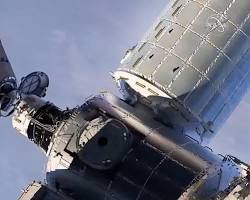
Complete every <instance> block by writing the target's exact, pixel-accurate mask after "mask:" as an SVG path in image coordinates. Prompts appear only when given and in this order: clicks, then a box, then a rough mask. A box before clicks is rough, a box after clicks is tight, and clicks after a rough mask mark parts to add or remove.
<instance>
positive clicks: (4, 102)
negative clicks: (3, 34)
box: [0, 40, 17, 116]
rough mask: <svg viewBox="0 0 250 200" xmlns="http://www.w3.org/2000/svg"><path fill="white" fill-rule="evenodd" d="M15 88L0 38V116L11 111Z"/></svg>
mask: <svg viewBox="0 0 250 200" xmlns="http://www.w3.org/2000/svg"><path fill="white" fill-rule="evenodd" d="M16 88H17V83H16V77H15V74H14V72H13V70H12V67H11V64H10V62H9V60H8V57H7V55H6V53H5V51H4V48H3V46H2V43H1V40H0V116H3V115H9V113H10V112H12V110H13V108H12V103H13V101H14V100H15V98H16V93H15V92H14V91H15V90H16Z"/></svg>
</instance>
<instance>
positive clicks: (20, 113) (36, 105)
mask: <svg viewBox="0 0 250 200" xmlns="http://www.w3.org/2000/svg"><path fill="white" fill-rule="evenodd" d="M46 103H47V102H46V101H44V100H43V99H41V98H39V97H37V96H35V95H28V96H24V97H23V99H22V100H21V101H20V102H19V104H18V106H17V107H16V109H15V112H14V114H13V117H12V126H13V128H15V129H16V130H17V131H18V132H19V133H21V134H22V135H24V136H25V137H28V128H29V126H30V124H31V121H32V119H33V117H34V115H35V114H36V113H37V111H38V110H39V109H40V108H41V107H43V106H44V105H46Z"/></svg>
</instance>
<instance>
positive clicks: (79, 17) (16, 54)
mask: <svg viewBox="0 0 250 200" xmlns="http://www.w3.org/2000/svg"><path fill="white" fill-rule="evenodd" d="M166 3H167V0H154V1H152V0H136V1H132V0H131V1H119V0H73V1H69V0H43V1H34V0H22V1H16V0H0V38H1V39H2V42H3V44H4V46H5V49H6V51H7V54H8V56H9V59H10V61H11V63H12V65H13V68H14V70H15V72H16V75H17V77H18V78H19V80H20V78H21V77H22V76H24V75H26V74H28V73H30V72H32V71H38V70H41V71H44V72H46V73H47V74H48V75H49V77H50V87H49V90H48V96H47V97H46V98H47V99H48V100H50V101H52V102H54V103H55V104H57V105H58V106H60V107H62V108H65V107H66V106H69V107H73V106H75V105H77V104H82V103H83V102H84V99H85V98H87V97H88V96H90V95H92V94H96V93H98V92H99V91H102V90H109V91H112V92H113V93H117V89H116V88H115V84H114V82H113V81H112V79H111V77H110V76H109V73H108V72H110V71H112V70H115V68H116V67H118V65H119V61H120V59H121V58H122V57H123V55H124V53H125V52H126V50H127V49H128V48H130V47H132V46H133V45H134V44H136V42H137V41H138V40H139V39H140V37H141V36H142V35H143V34H144V33H145V31H147V29H148V28H149V27H150V25H151V24H152V23H153V21H154V19H155V18H156V17H157V16H158V15H159V13H160V11H161V10H162V9H163V8H164V7H165V5H166ZM249 104H250V95H247V96H246V97H245V98H244V100H243V101H242V103H241V105H240V106H239V107H238V109H237V110H236V111H235V112H234V114H233V115H232V117H231V118H230V119H229V120H228V122H227V124H226V125H225V126H224V128H223V129H222V131H221V132H220V133H219V134H218V137H217V138H216V139H215V140H214V142H213V146H214V147H215V150H216V151H217V152H222V153H225V152H228V153H230V154H233V155H236V156H238V157H240V158H242V159H243V160H245V161H248V162H250V158H249V156H248V153H249V150H250V137H249V136H250V105H249ZM0 127H1V128H0V134H1V137H2V139H1V140H0V148H1V151H0V156H1V159H0V177H1V178H0V195H1V199H6V200H12V199H13V200H15V199H17V197H18V195H19V194H20V193H21V189H22V188H25V187H26V185H27V184H29V183H30V182H32V181H33V180H35V179H36V180H43V179H44V177H45V169H46V158H45V156H44V155H43V154H42V152H40V150H39V149H37V147H35V146H34V145H33V144H32V143H30V142H29V141H27V140H26V139H25V138H23V137H22V136H20V135H19V134H18V133H17V132H16V131H15V130H13V129H12V128H11V127H12V126H11V121H10V119H1V120H0Z"/></svg>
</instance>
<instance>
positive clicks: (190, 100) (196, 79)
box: [114, 0, 250, 137]
mask: <svg viewBox="0 0 250 200" xmlns="http://www.w3.org/2000/svg"><path fill="white" fill-rule="evenodd" d="M249 37H250V1H249V0H173V1H171V2H170V4H169V5H168V7H167V9H166V10H165V11H164V13H163V15H162V16H160V17H159V18H158V20H157V22H156V23H155V24H154V26H153V28H152V29H150V31H149V32H148V34H147V35H146V36H145V37H144V38H143V39H142V40H141V41H140V42H139V43H138V45H137V46H136V47H134V48H133V49H130V50H129V51H128V52H127V55H126V56H125V58H124V59H123V60H122V62H121V66H120V68H119V69H118V70H117V71H116V72H115V73H114V78H115V79H116V81H119V80H125V81H126V82H127V83H128V84H129V85H130V86H131V87H132V88H133V89H134V90H136V91H137V92H139V93H140V94H141V95H142V96H145V97H151V96H153V97H165V98H167V99H168V101H172V102H175V103H176V105H177V106H180V107H181V108H182V109H184V110H185V111H187V112H189V113H190V114H191V115H192V116H193V117H194V118H195V119H197V122H199V123H200V124H202V125H203V126H207V127H209V129H211V133H210V135H209V137H211V136H213V135H214V133H215V132H216V131H217V130H218V129H219V128H220V127H221V125H223V123H224V122H225V120H226V119H227V118H228V117H229V115H230V114H231V113H232V111H233V110H234V109H235V108H236V106H237V105H238V103H239V102H240V100H241V98H242V96H243V95H244V93H245V92H246V90H247V88H248V86H249V81H250V73H249V72H250V50H249V47H250V40H249ZM180 110H181V109H180Z"/></svg>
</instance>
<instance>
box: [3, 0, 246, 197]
mask: <svg viewBox="0 0 250 200" xmlns="http://www.w3.org/2000/svg"><path fill="white" fill-rule="evenodd" d="M249 18H250V2H249V1H248V0H174V1H171V2H170V3H169V5H168V6H167V9H165V10H164V12H163V13H162V15H161V16H160V17H159V18H158V20H157V21H156V23H155V24H154V26H153V27H152V28H151V29H150V30H149V32H148V33H147V34H146V35H145V36H144V37H143V39H142V40H141V41H140V42H139V43H138V44H137V45H136V46H135V47H133V48H131V49H129V50H128V51H127V53H126V55H125V57H124V58H123V59H122V61H121V66H120V67H119V69H118V70H117V71H115V72H114V73H113V78H114V79H115V81H116V83H117V85H118V87H119V88H120V91H121V93H122V95H123V97H122V99H121V98H118V97H116V96H114V95H112V94H110V93H107V92H105V93H101V94H99V95H97V96H94V97H91V98H89V99H88V100H86V102H84V104H83V105H81V106H78V107H75V108H73V109H66V110H61V109H60V108H58V107H57V106H55V105H54V104H52V103H50V102H47V101H45V100H44V99H43V97H44V96H45V94H46V89H47V87H48V85H49V79H48V77H47V75H46V74H44V73H42V72H34V73H32V74H30V75H28V76H26V77H25V78H23V79H22V81H21V84H20V86H19V87H17V84H16V79H15V75H14V73H13V71H12V68H11V65H10V63H9V61H8V59H7V56H6V54H5V52H4V50H3V47H2V46H0V47H1V48H0V58H1V60H0V78H1V79H0V100H1V101H0V103H1V116H9V115H11V114H13V115H12V124H13V127H14V128H16V129H17V130H18V132H20V133H21V134H22V135H24V136H25V137H27V138H28V139H29V140H31V141H32V142H34V143H35V144H36V145H38V146H39V147H40V148H41V149H42V151H44V152H45V154H46V155H47V156H48V164H47V177H46V182H45V183H39V182H34V183H32V184H31V185H30V186H29V187H28V188H27V189H26V190H25V191H24V193H23V194H22V196H21V197H20V200H31V199H32V200H57V199H65V200H80V199H84V200H85V199H87V200H99V199H100V200H163V199H164V200H175V199H179V200H184V199H201V200H203V199H230V200H231V199H232V200H233V199H249V198H250V187H249V184H250V166H249V165H248V164H246V163H244V162H242V161H240V160H239V159H237V158H235V157H234V156H231V155H226V156H222V155H217V154H215V153H214V152H213V151H212V150H211V149H210V148H209V147H207V146H206V145H207V144H208V143H209V141H210V140H211V138H212V137H213V136H214V135H215V134H216V132H217V131H218V130H219V128H220V127H221V126H222V125H223V123H224V122H225V120H226V119H227V118H228V116H229V115H230V114H231V113H232V111H233V110H234V109H235V107H236V106H237V105H238V103H239V101H240V100H241V98H242V96H243V95H244V93H245V92H246V90H247V88H248V87H249V76H250V74H249V70H250V67H249V66H250V65H249V64H250V58H249V56H250V53H249V47H250V41H249V37H250V19H249Z"/></svg>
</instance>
